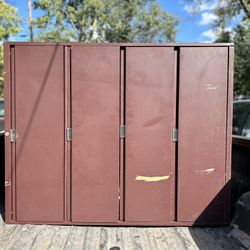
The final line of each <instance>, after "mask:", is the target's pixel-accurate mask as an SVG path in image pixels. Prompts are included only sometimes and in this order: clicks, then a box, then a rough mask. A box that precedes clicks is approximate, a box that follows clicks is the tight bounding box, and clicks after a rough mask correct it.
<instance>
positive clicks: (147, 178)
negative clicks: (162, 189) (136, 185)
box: [135, 175, 169, 182]
mask: <svg viewBox="0 0 250 250" xmlns="http://www.w3.org/2000/svg"><path fill="white" fill-rule="evenodd" d="M168 178H169V175H165V176H140V175H137V176H136V178H135V180H136V181H147V182H152V181H163V180H167V179H168Z"/></svg>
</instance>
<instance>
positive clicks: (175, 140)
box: [4, 43, 233, 226]
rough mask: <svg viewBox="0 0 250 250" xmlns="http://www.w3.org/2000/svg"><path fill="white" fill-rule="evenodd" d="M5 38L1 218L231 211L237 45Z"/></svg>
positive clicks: (202, 220) (92, 218)
mask: <svg viewBox="0 0 250 250" xmlns="http://www.w3.org/2000/svg"><path fill="white" fill-rule="evenodd" d="M4 49H5V50H4V52H5V54H4V59H5V65H4V66H5V72H6V73H5V103H6V104H5V107H6V110H5V112H6V118H5V121H6V125H5V135H6V137H5V148H6V150H5V152H6V164H5V165H6V166H5V175H6V176H5V187H6V222H7V223H27V222H28V223H51V224H93V225H96V224H100V225H104V224H105V225H190V226H191V225H222V224H227V223H228V222H229V194H230V192H229V191H230V189H229V187H230V153H231V152H230V149H231V137H230V135H231V110H232V108H231V101H232V88H233V87H232V85H233V80H232V75H233V69H232V65H233V45H232V44H198V45H195V44H98V45H97V44H81V43H59V44H47V43H6V44H5V45H4Z"/></svg>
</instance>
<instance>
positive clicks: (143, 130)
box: [124, 47, 176, 222]
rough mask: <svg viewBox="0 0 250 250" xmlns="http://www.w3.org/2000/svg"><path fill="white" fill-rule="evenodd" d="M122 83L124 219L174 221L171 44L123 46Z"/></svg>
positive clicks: (173, 106)
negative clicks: (124, 80) (124, 95)
mask: <svg viewBox="0 0 250 250" xmlns="http://www.w3.org/2000/svg"><path fill="white" fill-rule="evenodd" d="M125 86H126V87H125V88H126V101H125V103H126V106H125V110H126V116H125V122H126V139H125V141H126V142H125V201H124V202H125V211H124V212H125V221H138V222H139V221H145V222H150V221H151V222H157V221H158V222H159V221H161V222H167V221H172V220H173V216H174V213H173V212H174V189H175V171H174V168H175V143H173V142H172V129H173V128H174V126H175V103H176V94H175V88H176V87H175V51H174V48H173V47H171V48H170V47H127V48H126V83H125Z"/></svg>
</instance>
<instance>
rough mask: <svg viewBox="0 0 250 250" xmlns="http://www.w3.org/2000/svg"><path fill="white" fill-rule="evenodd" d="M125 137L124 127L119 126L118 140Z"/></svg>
mask: <svg viewBox="0 0 250 250" xmlns="http://www.w3.org/2000/svg"><path fill="white" fill-rule="evenodd" d="M124 137H125V125H120V138H124Z"/></svg>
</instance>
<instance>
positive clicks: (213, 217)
mask: <svg viewBox="0 0 250 250" xmlns="http://www.w3.org/2000/svg"><path fill="white" fill-rule="evenodd" d="M227 71H228V48H226V47H210V48H209V47H208V48H206V47H196V48H181V49H180V90H179V97H180V98H179V143H178V144H179V147H178V154H179V156H178V220H179V221H199V222H208V221H209V222H221V221H222V222H223V220H224V211H225V189H227V188H226V186H225V185H226V183H225V166H226V162H225V160H226V128H227V121H226V120H227V91H228V88H227V80H228V79H227V75H228V73H227Z"/></svg>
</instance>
